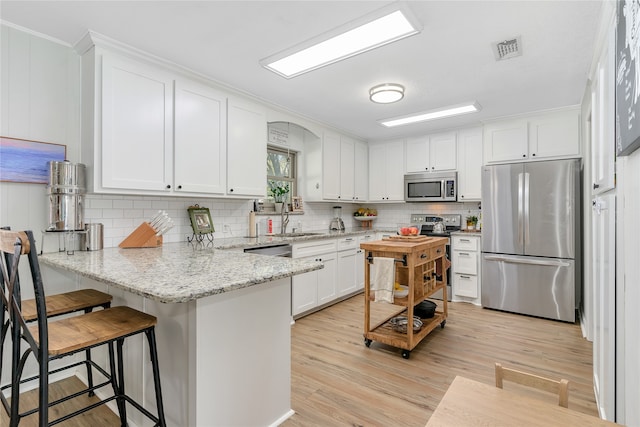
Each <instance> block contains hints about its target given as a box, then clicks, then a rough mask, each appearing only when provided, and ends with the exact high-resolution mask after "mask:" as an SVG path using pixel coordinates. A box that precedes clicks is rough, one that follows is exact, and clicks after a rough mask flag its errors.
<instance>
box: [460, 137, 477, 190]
mask: <svg viewBox="0 0 640 427" xmlns="http://www.w3.org/2000/svg"><path fill="white" fill-rule="evenodd" d="M481 180H482V128H474V129H464V130H461V131H459V132H458V201H459V202H468V201H479V200H480V199H481V198H482V191H481V190H482V185H481V184H482V183H481Z"/></svg>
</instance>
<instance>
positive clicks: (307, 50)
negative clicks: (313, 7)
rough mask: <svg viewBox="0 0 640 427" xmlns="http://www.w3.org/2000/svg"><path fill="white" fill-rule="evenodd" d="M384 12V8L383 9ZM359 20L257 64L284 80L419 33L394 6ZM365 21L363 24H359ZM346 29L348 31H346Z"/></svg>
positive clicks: (412, 21) (404, 11)
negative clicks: (373, 16) (372, 16)
mask: <svg viewBox="0 0 640 427" xmlns="http://www.w3.org/2000/svg"><path fill="white" fill-rule="evenodd" d="M383 10H384V9H383ZM379 14H380V11H377V12H376V14H375V15H376V16H377V18H375V19H372V18H371V16H369V17H366V18H363V19H361V20H358V24H357V26H355V27H354V24H353V23H352V24H351V25H349V26H348V27H346V26H343V27H340V28H338V29H336V30H334V31H332V32H331V33H330V34H331V35H324V36H320V37H318V38H315V39H312V40H309V41H307V42H305V43H302V44H300V45H298V46H295V47H293V48H291V49H287V50H286V51H284V52H281V53H279V54H276V55H273V56H271V57H269V58H265V59H263V60H262V61H260V64H261V65H262V66H263V67H265V68H267V69H269V70H271V71H273V72H275V73H278V74H280V75H281V76H283V77H286V78H291V77H295V76H298V75H300V74H303V73H306V72H308V71H312V70H315V69H316V68H320V67H324V66H325V65H329V64H332V63H334V62H337V61H341V60H343V59H346V58H349V57H351V56H354V55H358V54H360V53H363V52H366V51H368V50H371V49H375V48H377V47H380V46H383V45H385V44H388V43H391V42H394V41H397V40H400V39H403V38H405V37H408V36H411V35H413V34H417V33H418V32H419V31H420V30H419V28H418V25H417V24H416V21H415V19H414V18H412V17H410V14H409V13H408V11H406V10H404V8H401V9H399V8H398V6H397V5H396V6H395V8H394V9H393V11H392V12H390V13H386V14H384V15H383V16H381V17H380V16H379ZM363 20H365V21H366V22H365V23H364V24H360V22H362V21H363ZM347 28H348V29H347Z"/></svg>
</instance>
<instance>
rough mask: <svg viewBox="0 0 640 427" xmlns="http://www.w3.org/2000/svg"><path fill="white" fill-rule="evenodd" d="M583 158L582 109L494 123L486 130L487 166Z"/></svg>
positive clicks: (485, 154)
mask: <svg viewBox="0 0 640 427" xmlns="http://www.w3.org/2000/svg"><path fill="white" fill-rule="evenodd" d="M579 156H580V111H579V109H578V108H570V109H566V110H559V111H553V112H546V113H540V114H535V115H532V116H530V117H526V118H518V119H509V120H500V121H496V122H490V123H487V124H486V125H485V127H484V161H485V162H486V163H504V162H514V161H530V160H538V159H550V158H570V157H579Z"/></svg>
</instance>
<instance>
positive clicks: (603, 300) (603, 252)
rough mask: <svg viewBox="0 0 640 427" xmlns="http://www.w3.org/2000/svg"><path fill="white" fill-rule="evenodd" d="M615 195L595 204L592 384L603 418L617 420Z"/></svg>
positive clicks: (596, 200)
mask: <svg viewBox="0 0 640 427" xmlns="http://www.w3.org/2000/svg"><path fill="white" fill-rule="evenodd" d="M615 202H616V199H615V195H614V194H607V195H604V196H600V197H597V198H596V199H594V203H593V210H594V212H593V251H594V253H593V281H594V283H593V292H594V298H593V301H594V311H593V313H594V331H593V332H594V336H593V386H594V389H595V394H596V403H597V405H598V411H599V413H600V417H601V418H604V419H606V420H609V421H614V420H615V389H616V387H615V372H616V371H615V360H616V359H615V346H616V340H615V338H616V331H615V314H616V300H615V289H616V274H615V273H616V270H615V235H616V234H615Z"/></svg>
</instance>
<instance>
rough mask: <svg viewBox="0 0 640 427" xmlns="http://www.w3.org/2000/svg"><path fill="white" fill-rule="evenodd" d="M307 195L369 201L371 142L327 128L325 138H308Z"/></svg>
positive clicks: (306, 157) (306, 159) (312, 198)
mask: <svg viewBox="0 0 640 427" xmlns="http://www.w3.org/2000/svg"><path fill="white" fill-rule="evenodd" d="M303 156H304V167H303V172H302V173H303V175H304V184H303V188H304V189H305V194H304V197H305V198H306V200H307V201H321V200H335V201H343V202H354V201H358V200H361V201H365V200H366V198H367V191H366V187H367V163H366V162H367V144H365V143H363V142H361V141H356V140H355V139H353V138H349V137H347V136H345V135H340V134H339V133H336V132H332V131H329V130H326V131H324V132H323V135H322V142H321V143H318V141H311V142H309V143H306V142H305V146H304V154H303Z"/></svg>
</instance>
